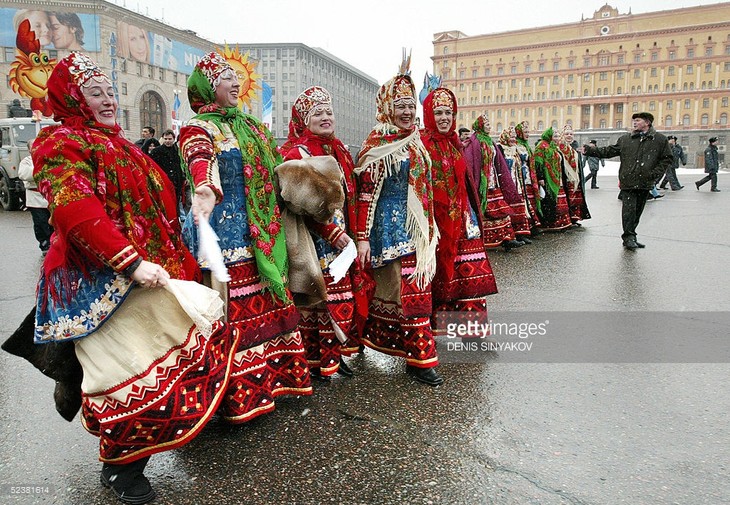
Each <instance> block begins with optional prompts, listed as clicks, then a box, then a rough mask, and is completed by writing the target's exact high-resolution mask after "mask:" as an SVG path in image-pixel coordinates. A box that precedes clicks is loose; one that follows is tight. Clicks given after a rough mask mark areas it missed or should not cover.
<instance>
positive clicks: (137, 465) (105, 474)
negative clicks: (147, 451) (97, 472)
mask: <svg viewBox="0 0 730 505" xmlns="http://www.w3.org/2000/svg"><path fill="white" fill-rule="evenodd" d="M149 459H150V458H149V456H147V457H146V458H142V459H138V460H137V461H133V462H131V463H127V464H124V465H110V464H109V463H104V466H102V468H101V484H102V485H103V486H104V487H106V488H111V490H112V492H113V493H114V495H115V496H116V497H117V498H119V500H120V501H121V502H122V503H129V504H131V505H142V504H144V503H148V502H150V501H152V500H153V499H154V498H155V496H156V493H155V490H154V489H152V486H151V485H150V481H149V480H147V477H145V476H144V473H143V472H144V467H145V466H147V462H148V461H149Z"/></svg>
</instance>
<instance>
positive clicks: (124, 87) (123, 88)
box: [122, 82, 127, 95]
mask: <svg viewBox="0 0 730 505" xmlns="http://www.w3.org/2000/svg"><path fill="white" fill-rule="evenodd" d="M126 94H127V83H126V82H123V83H122V95H126Z"/></svg>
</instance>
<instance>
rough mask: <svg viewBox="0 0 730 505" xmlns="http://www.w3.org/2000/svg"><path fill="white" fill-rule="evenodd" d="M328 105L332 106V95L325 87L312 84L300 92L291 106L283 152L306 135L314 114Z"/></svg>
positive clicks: (282, 147)
mask: <svg viewBox="0 0 730 505" xmlns="http://www.w3.org/2000/svg"><path fill="white" fill-rule="evenodd" d="M327 107H329V108H330V109H331V108H332V96H331V95H330V93H329V91H327V90H326V89H324V88H323V87H321V86H312V87H311V88H307V89H305V90H304V91H302V92H301V93H299V96H298V97H297V99H296V101H295V102H294V105H292V108H291V120H290V121H289V136H288V139H287V141H286V143H285V144H284V145H283V146H281V152H282V153H286V152H287V151H288V150H289V149H291V147H292V146H293V145H294V143H295V142H296V140H297V139H299V138H300V137H301V136H302V135H304V133H305V131H306V130H307V125H308V124H309V120H310V119H311V118H312V115H313V114H314V113H315V112H316V111H318V110H320V109H321V108H327Z"/></svg>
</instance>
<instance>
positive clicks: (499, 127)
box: [497, 123, 502, 132]
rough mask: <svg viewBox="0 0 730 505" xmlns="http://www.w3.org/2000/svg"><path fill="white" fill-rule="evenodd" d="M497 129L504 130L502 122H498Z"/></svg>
mask: <svg viewBox="0 0 730 505" xmlns="http://www.w3.org/2000/svg"><path fill="white" fill-rule="evenodd" d="M497 131H498V132H501V131H502V123H497Z"/></svg>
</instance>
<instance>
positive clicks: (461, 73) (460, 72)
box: [459, 70, 465, 79]
mask: <svg viewBox="0 0 730 505" xmlns="http://www.w3.org/2000/svg"><path fill="white" fill-rule="evenodd" d="M464 77H465V73H464V71H463V70H459V79H463V78H464Z"/></svg>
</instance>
